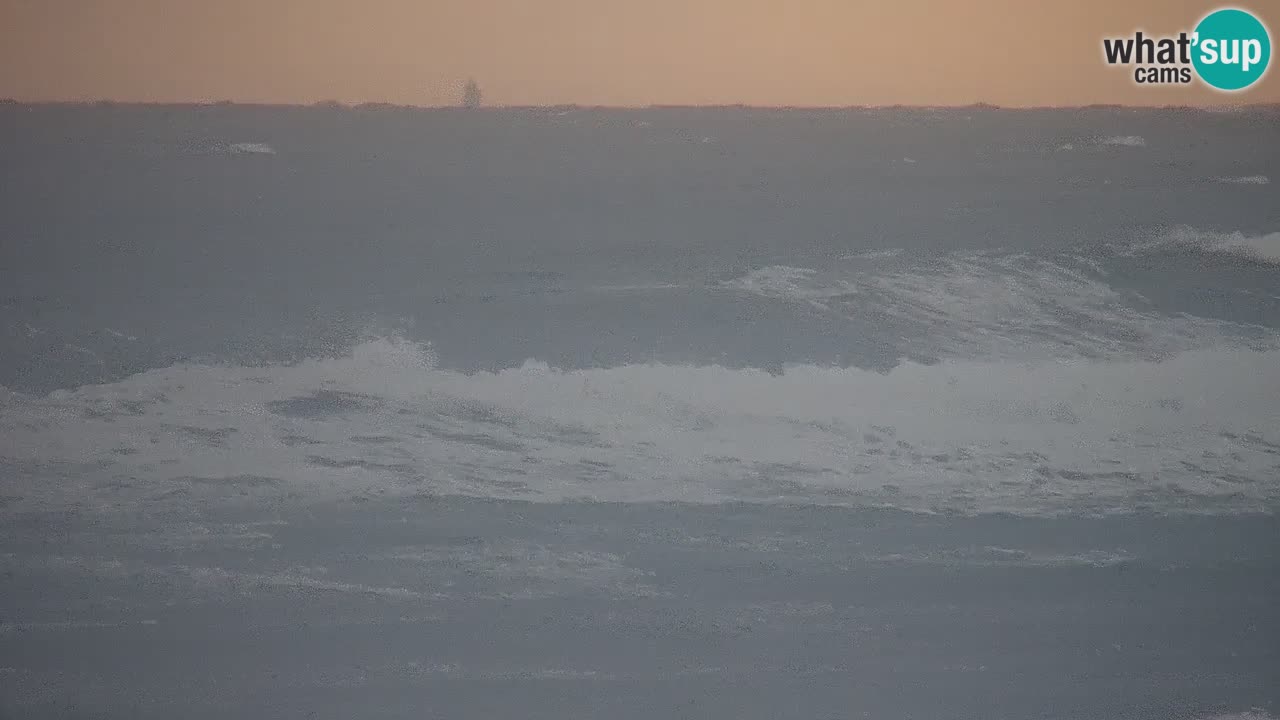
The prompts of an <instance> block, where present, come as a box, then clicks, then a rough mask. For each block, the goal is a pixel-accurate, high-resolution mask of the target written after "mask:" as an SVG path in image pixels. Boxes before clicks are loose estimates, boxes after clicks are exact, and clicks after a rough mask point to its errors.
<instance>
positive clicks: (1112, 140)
mask: <svg viewBox="0 0 1280 720" xmlns="http://www.w3.org/2000/svg"><path fill="white" fill-rule="evenodd" d="M1095 142H1096V144H1098V145H1110V146H1119V147H1146V145H1147V140H1146V138H1144V137H1142V136H1141V135H1112V136H1111V137H1104V138H1098V139H1097V140H1096V141H1095Z"/></svg>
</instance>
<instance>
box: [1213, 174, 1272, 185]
mask: <svg viewBox="0 0 1280 720" xmlns="http://www.w3.org/2000/svg"><path fill="white" fill-rule="evenodd" d="M1217 181H1218V182H1220V183H1226V184H1229V185H1267V184H1270V182H1271V178H1269V177H1267V176H1266V175H1243V176H1240V177H1220V178H1218V180H1217Z"/></svg>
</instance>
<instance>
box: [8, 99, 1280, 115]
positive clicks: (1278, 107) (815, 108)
mask: <svg viewBox="0 0 1280 720" xmlns="http://www.w3.org/2000/svg"><path fill="white" fill-rule="evenodd" d="M15 106H16V107H51V106H52V107H155V108H163V107H169V108H219V107H243V108H298V109H317V110H400V111H404V110H415V111H423V110H446V111H456V112H503V111H507V112H512V111H519V112H566V111H568V112H644V111H655V110H658V111H670V110H684V111H725V110H736V111H743V110H749V111H766V112H787V111H794V112H849V111H868V110H875V111H894V110H896V111H911V110H916V111H920V110H923V111H931V112H941V111H968V112H974V111H1001V112H1043V111H1046V110H1095V111H1096V110H1163V111H1181V112H1208V113H1224V112H1280V103H1270V102H1260V103H1238V104H1224V105H1123V104H1112V103H1096V104H1089V105H1026V106H1022V105H1016V106H1001V105H993V104H990V103H972V104H968V105H902V104H895V105H749V104H709V105H681V104H668V103H662V104H651V105H576V104H559V105H486V106H484V107H480V108H464V107H460V106H457V105H400V104H396V103H386V102H361V103H342V102H338V101H333V100H326V101H320V102H314V103H265V102H234V101H230V100H218V101H209V102H139V101H124V100H38V101H28V100H17V99H14V98H0V107H15Z"/></svg>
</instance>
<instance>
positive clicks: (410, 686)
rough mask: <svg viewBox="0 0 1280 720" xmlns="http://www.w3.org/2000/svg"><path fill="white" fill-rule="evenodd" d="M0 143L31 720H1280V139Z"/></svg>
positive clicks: (797, 123)
mask: <svg viewBox="0 0 1280 720" xmlns="http://www.w3.org/2000/svg"><path fill="white" fill-rule="evenodd" d="M0 124H3V125H4V126H5V127H8V128H10V129H11V132H10V133H8V136H7V138H8V139H6V140H2V141H0V156H2V157H3V162H0V175H3V176H4V178H5V180H6V181H7V182H6V185H5V186H6V187H8V188H10V189H11V192H8V193H4V194H2V195H0V232H3V237H4V238H5V242H4V243H3V245H0V286H3V287H4V288H5V290H4V291H3V292H2V293H0V333H2V334H3V337H2V338H0V519H2V520H3V523H0V527H2V528H3V529H2V530H0V537H2V538H3V544H2V545H0V571H2V572H3V573H4V577H5V578H6V580H5V583H3V589H0V716H3V717H15V718H16V717H24V718H25V717H36V718H43V717H49V718H53V717H81V716H91V717H109V718H115V717H121V718H124V717H129V718H168V717H193V718H206V717H207V718H224V717H229V716H234V717H246V718H255V717H264V718H265V717H292V716H298V717H316V718H330V717H331V718H350V717H361V718H409V717H413V718H419V717H424V716H425V717H451V718H457V717H477V718H478V717H522V718H523V717H546V718H565V717H584V718H585V717H600V716H602V715H608V716H612V717H634V718H646V719H647V718H652V717H677V716H690V717H692V716H696V717H724V718H747V717H761V718H766V717H768V718H772V717H781V716H797V717H868V718H907V717H915V718H969V717H983V718H1010V719H1013V718H1026V717H1042V718H1064V719H1065V718H1143V719H1149V720H1165V719H1166V718H1204V719H1206V720H1207V719H1215V720H1228V719H1229V720H1273V718H1275V717H1276V716H1277V712H1278V711H1277V702H1280V696H1278V695H1277V694H1276V687H1277V686H1276V684H1275V682H1274V679H1275V677H1276V676H1277V672H1280V666H1278V665H1277V659H1276V655H1275V652H1274V640H1273V639H1274V638H1275V637H1277V636H1280V617H1278V616H1277V613H1276V610H1275V608H1276V607H1280V585H1277V582H1278V580H1277V579H1278V578H1280V552H1278V548H1280V544H1277V543H1276V542H1275V539H1276V538H1277V537H1280V525H1278V524H1277V520H1276V518H1275V511H1276V509H1277V507H1278V506H1280V202H1277V200H1278V199H1280V196H1277V194H1276V190H1275V185H1274V184H1271V183H1270V181H1269V178H1270V177H1274V176H1275V173H1276V172H1277V164H1278V163H1280V131H1278V130H1277V128H1280V122H1277V117H1276V116H1275V113H1274V111H1273V110H1269V109H1258V108H1239V107H1236V108H1233V109H1232V111H1231V112H1195V111H1184V110H1160V111H1157V110H1131V109H1108V108H1097V109H1088V110H1062V111H1000V110H993V109H985V108H967V109H956V110H944V109H929V110H924V109H922V110H902V109H883V110H881V109H865V110H847V111H845V110H831V111H808V110H791V111H781V110H750V109H716V110H697V109H654V110H636V111H612V110H586V109H567V110H566V109H556V110H546V111H543V110H502V111H482V112H461V111H452V110H439V111H423V110H413V109H408V108H392V107H379V108H370V107H363V108H342V107H332V106H323V107H315V108H283V107H277V108H265V107H236V106H225V105H210V106H194V107H186V108H147V107H135V106H128V105H120V106H110V107H107V106H104V107H77V106H38V107H26V106H12V107H11V106H0Z"/></svg>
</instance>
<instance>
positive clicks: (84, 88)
mask: <svg viewBox="0 0 1280 720" xmlns="http://www.w3.org/2000/svg"><path fill="white" fill-rule="evenodd" d="M1220 4H1221V3H1214V2H1203V1H1199V2H1198V1H1194V0H878V1H877V2H859V1H858V0H364V1H363V2H360V1H358V0H0V97H3V96H8V97H15V98H19V99H24V100H46V99H98V98H110V99H117V100H145V101H190V100H218V99H230V100H236V101H244V102H248V101H259V102H304V103H305V102H313V101H317V100H324V99H334V100H340V101H344V102H359V101H366V100H369V101H388V102H396V103H408V104H452V103H454V102H456V100H457V97H458V88H459V87H460V85H461V82H462V80H463V79H464V78H466V77H467V76H468V75H472V76H475V78H476V79H477V80H478V81H479V82H480V84H481V86H482V87H483V89H484V92H485V97H486V100H487V101H488V102H490V103H495V104H550V103H582V104H609V105H646V104H650V103H692V104H704V103H748V104H762V105H849V104H888V103H911V104H965V103H972V102H977V101H986V102H992V103H997V104H1001V105H1070V104H1085V103H1131V104H1175V103H1196V104H1217V103H1227V102H1280V71H1277V70H1276V69H1275V68H1274V67H1272V68H1271V70H1270V72H1268V73H1267V76H1266V77H1265V78H1264V79H1263V81H1262V82H1261V83H1259V84H1257V85H1255V86H1254V87H1253V88H1250V89H1249V90H1248V91H1245V92H1243V93H1235V94H1230V95H1227V94H1222V93H1218V92H1215V91H1212V90H1209V89H1206V88H1205V87H1203V86H1200V85H1197V86H1194V87H1191V88H1188V87H1185V86H1182V87H1170V86H1166V87H1139V86H1136V85H1134V84H1133V81H1132V78H1131V71H1132V69H1128V70H1126V69H1124V68H1118V67H1117V68H1111V67H1107V66H1106V65H1104V63H1103V62H1102V52H1101V39H1102V37H1103V36H1118V35H1124V34H1131V33H1132V32H1133V31H1134V30H1135V29H1138V28H1143V29H1145V30H1147V31H1148V32H1158V33H1174V32H1177V31H1179V30H1188V31H1189V30H1191V28H1192V27H1193V25H1194V24H1195V21H1196V20H1197V19H1199V18H1200V17H1201V16H1202V15H1204V14H1205V13H1206V12H1208V11H1209V10H1211V9H1214V8H1216V7H1219V6H1220ZM1237 6H1239V7H1244V8H1246V9H1251V10H1253V11H1255V13H1258V14H1260V15H1261V17H1262V19H1263V21H1264V22H1266V23H1268V26H1269V28H1270V30H1271V34H1272V42H1273V43H1276V42H1277V41H1280V38H1278V37H1277V34H1278V32H1277V31H1278V29H1280V2H1275V0H1265V1H1263V0H1253V2H1251V3H1239V4H1237ZM1267 10H1270V12H1267ZM1277 62H1280V61H1277V60H1273V61H1272V65H1273V66H1274V65H1276V64H1277Z"/></svg>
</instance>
